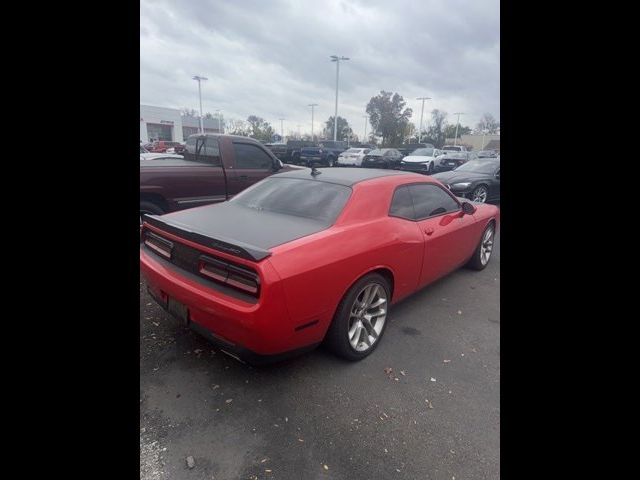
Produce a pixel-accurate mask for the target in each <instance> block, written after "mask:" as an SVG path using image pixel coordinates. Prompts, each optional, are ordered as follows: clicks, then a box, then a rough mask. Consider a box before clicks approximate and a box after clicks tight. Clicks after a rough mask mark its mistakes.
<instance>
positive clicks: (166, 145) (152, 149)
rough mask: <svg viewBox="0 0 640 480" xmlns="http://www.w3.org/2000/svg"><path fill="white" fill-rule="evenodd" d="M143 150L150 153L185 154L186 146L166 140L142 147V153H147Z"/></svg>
mask: <svg viewBox="0 0 640 480" xmlns="http://www.w3.org/2000/svg"><path fill="white" fill-rule="evenodd" d="M142 149H145V150H147V152H149V153H177V154H179V155H182V153H184V144H183V143H180V142H168V141H165V140H157V141H155V142H151V143H146V144H144V145H140V153H145V152H143V151H142Z"/></svg>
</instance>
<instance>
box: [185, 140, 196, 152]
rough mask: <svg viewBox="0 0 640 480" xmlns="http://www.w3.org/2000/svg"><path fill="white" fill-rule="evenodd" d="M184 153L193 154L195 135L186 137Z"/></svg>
mask: <svg viewBox="0 0 640 480" xmlns="http://www.w3.org/2000/svg"><path fill="white" fill-rule="evenodd" d="M184 149H185V152H186V153H191V154H192V155H195V153H196V137H191V138H187V143H186V144H185V146H184Z"/></svg>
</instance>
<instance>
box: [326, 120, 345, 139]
mask: <svg viewBox="0 0 640 480" xmlns="http://www.w3.org/2000/svg"><path fill="white" fill-rule="evenodd" d="M333 118H334V117H333V115H331V116H330V117H329V120H327V121H326V122H324V125H325V127H324V131H325V132H326V136H327V139H328V140H333ZM350 129H351V127H349V122H347V120H346V119H344V118H342V117H341V116H340V115H338V136H337V139H338V140H346V139H347V135H348V132H349V130H350Z"/></svg>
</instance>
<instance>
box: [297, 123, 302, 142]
mask: <svg viewBox="0 0 640 480" xmlns="http://www.w3.org/2000/svg"><path fill="white" fill-rule="evenodd" d="M296 127H298V140H300V138H301V137H300V124H299V123H298V124H297V125H296Z"/></svg>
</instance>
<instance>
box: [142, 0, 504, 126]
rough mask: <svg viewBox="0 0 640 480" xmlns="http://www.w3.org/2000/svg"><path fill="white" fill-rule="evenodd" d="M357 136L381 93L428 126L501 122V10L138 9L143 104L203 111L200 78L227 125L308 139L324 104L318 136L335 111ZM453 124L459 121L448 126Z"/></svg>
mask: <svg viewBox="0 0 640 480" xmlns="http://www.w3.org/2000/svg"><path fill="white" fill-rule="evenodd" d="M333 54H337V55H344V56H347V57H350V58H351V60H349V61H348V62H344V63H342V64H341V66H340V101H339V107H338V109H339V112H338V114H339V115H341V116H344V117H345V118H347V120H348V121H349V123H350V124H351V125H352V127H353V128H354V130H355V131H356V133H359V134H361V133H362V130H363V128H364V119H363V118H362V116H363V115H364V114H365V106H366V104H367V102H368V101H369V99H370V98H371V97H372V96H373V95H376V94H377V93H378V92H379V91H380V90H390V91H394V92H398V93H400V94H401V95H403V96H404V98H405V100H406V101H407V105H408V106H410V107H412V108H413V110H414V114H413V117H412V121H413V122H414V123H416V124H418V123H419V121H420V118H419V117H420V102H419V101H418V100H416V99H415V98H416V97H420V96H425V95H426V96H429V97H432V98H433V100H430V101H428V102H427V104H426V105H425V119H426V118H427V117H428V116H427V113H426V112H429V111H431V109H433V108H439V109H442V110H445V111H447V112H449V113H450V114H451V113H453V112H457V111H462V112H465V113H466V115H465V116H464V117H462V119H461V123H463V124H466V125H470V126H473V125H475V123H476V122H477V121H478V120H479V118H480V116H481V115H482V113H484V112H490V113H492V114H493V115H494V116H495V117H497V118H499V117H500V91H499V90H500V63H499V62H500V18H499V2H498V0H475V1H474V0H466V1H462V0H442V1H440V0H414V1H409V0H406V1H398V0H397V1H395V2H389V1H375V0H368V1H346V0H330V1H326V2H318V1H306V0H297V1H293V0H292V1H284V0H281V1H268V2H265V1H257V0H255V1H254V0H236V1H231V0H229V1H215V0H213V1H209V0H181V1H158V0H141V3H140V99H141V102H142V103H145V104H151V105H159V106H165V107H174V108H181V107H189V108H196V109H197V104H198V98H197V84H196V82H194V81H193V80H191V77H192V76H193V75H195V74H199V75H204V76H206V77H208V78H209V81H208V82H205V83H203V108H204V109H205V110H206V111H210V112H213V111H214V110H216V109H220V110H222V111H223V113H224V115H225V117H227V118H242V119H244V118H246V117H247V116H248V115H251V114H255V115H259V116H262V117H264V118H265V119H266V120H267V121H269V122H271V123H272V125H273V126H274V127H275V128H276V129H277V130H279V128H280V122H279V121H278V118H280V117H284V118H286V119H287V121H286V122H285V133H287V132H288V131H289V130H291V131H295V130H296V125H297V124H300V125H301V130H302V131H303V132H309V131H310V130H311V118H310V109H309V108H308V107H307V104H309V103H318V104H320V106H319V107H317V109H316V117H315V118H316V123H315V128H316V131H318V130H319V129H320V128H321V126H320V122H324V121H325V120H326V119H327V118H328V117H329V116H330V115H333V109H334V101H335V64H334V63H331V62H330V61H329V56H330V55H333ZM449 121H451V122H453V121H454V119H453V116H452V115H450V116H449Z"/></svg>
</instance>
